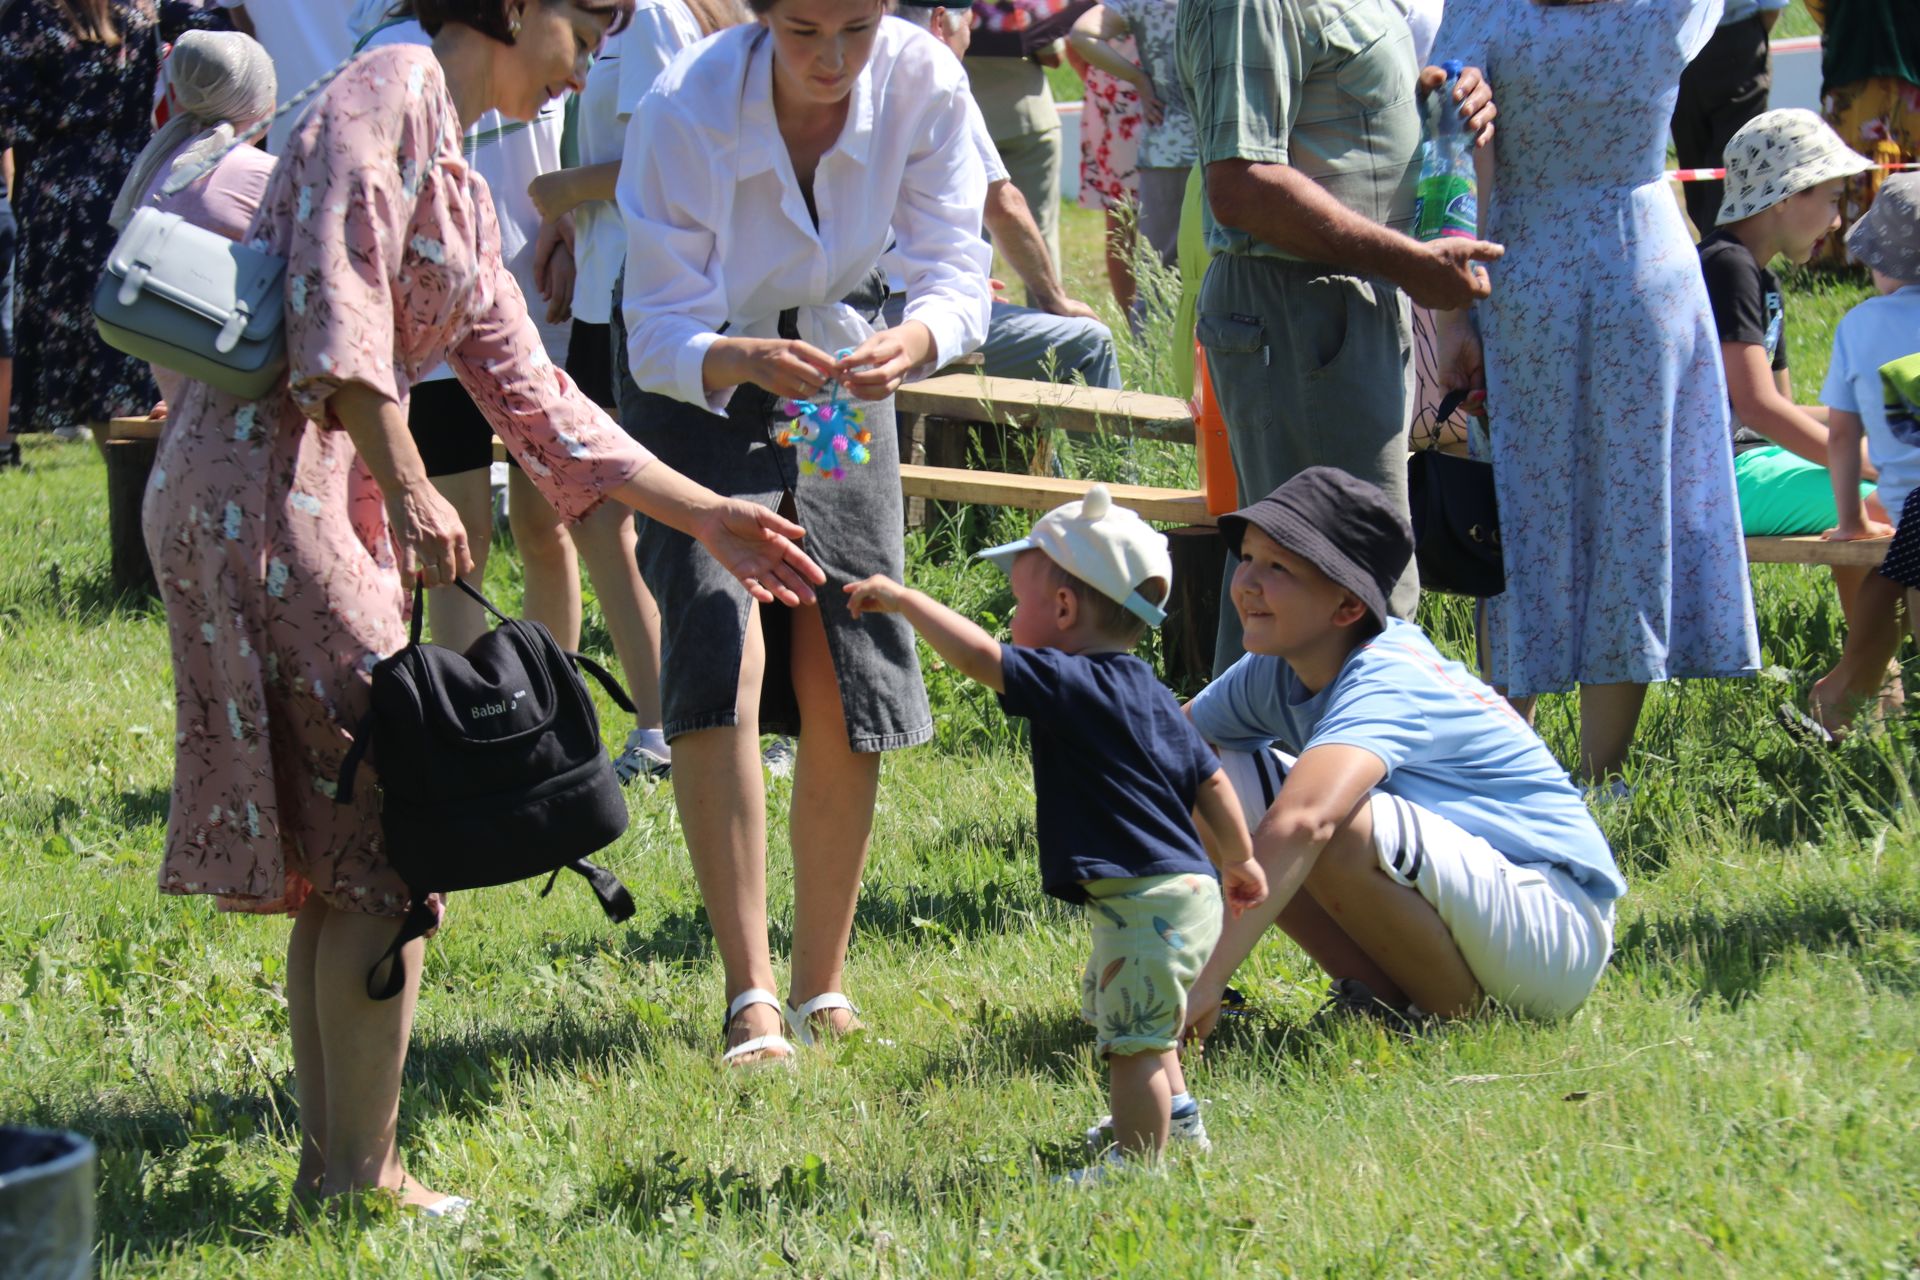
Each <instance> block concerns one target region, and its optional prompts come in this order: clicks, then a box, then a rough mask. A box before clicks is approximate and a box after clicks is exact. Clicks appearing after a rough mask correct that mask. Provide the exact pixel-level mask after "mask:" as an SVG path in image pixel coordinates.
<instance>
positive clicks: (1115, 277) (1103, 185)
mask: <svg viewBox="0 0 1920 1280" xmlns="http://www.w3.org/2000/svg"><path fill="white" fill-rule="evenodd" d="M1116 48H1117V49H1118V50H1119V52H1120V56H1121V57H1123V58H1129V59H1137V58H1138V54H1139V51H1138V50H1137V49H1135V48H1134V44H1133V38H1132V37H1131V36H1129V37H1127V39H1125V40H1124V41H1121V42H1120V43H1119V44H1118V45H1117V46H1116ZM1067 60H1068V61H1069V62H1071V63H1072V64H1073V69H1074V70H1075V71H1077V72H1079V73H1080V80H1081V82H1082V83H1083V84H1085V85H1086V86H1087V96H1086V99H1085V101H1084V104H1083V108H1082V110H1081V113H1080V207H1081V208H1082V209H1092V210H1094V211H1095V212H1098V213H1103V214H1105V215H1106V220H1107V227H1106V230H1107V285H1108V287H1109V288H1111V289H1112V290H1113V300H1114V303H1115V304H1116V305H1117V306H1119V308H1120V310H1121V311H1123V312H1127V313H1131V312H1132V311H1133V294H1134V283H1133V233H1134V224H1133V219H1132V218H1131V217H1129V216H1128V215H1127V209H1128V208H1129V207H1130V206H1135V205H1138V204H1139V203H1140V175H1139V173H1138V171H1137V166H1138V161H1139V158H1140V130H1141V128H1142V127H1143V126H1142V119H1141V115H1140V95H1139V94H1137V93H1135V92H1134V91H1133V86H1132V85H1130V84H1128V83H1127V82H1126V81H1124V80H1121V79H1119V78H1118V77H1116V76H1112V75H1109V74H1108V73H1106V72H1105V71H1102V70H1101V69H1100V68H1098V67H1094V66H1089V65H1087V62H1086V60H1085V59H1084V58H1082V57H1080V55H1079V54H1077V53H1075V52H1073V50H1072V49H1068V50H1067Z"/></svg>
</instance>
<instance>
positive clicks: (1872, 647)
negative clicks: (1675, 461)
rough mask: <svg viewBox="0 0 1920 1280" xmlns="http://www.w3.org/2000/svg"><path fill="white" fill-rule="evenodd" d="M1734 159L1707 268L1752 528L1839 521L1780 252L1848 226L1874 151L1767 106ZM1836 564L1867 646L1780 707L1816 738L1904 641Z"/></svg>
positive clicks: (1796, 257)
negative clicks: (1805, 704)
mask: <svg viewBox="0 0 1920 1280" xmlns="http://www.w3.org/2000/svg"><path fill="white" fill-rule="evenodd" d="M1726 166H1727V195H1726V200H1725V202H1724V203H1723V204H1722V205H1721V207H1720V226H1719V228H1718V229H1717V230H1715V231H1714V232H1713V233H1712V234H1710V235H1708V236H1707V237H1706V238H1704V239H1703V240H1701V241H1700V272H1701V275H1702V277H1703V278H1704V279H1705V281H1706V286H1707V298H1708V301H1709V302H1711V303H1712V305H1713V319H1714V325H1715V327H1716V328H1717V329H1718V330H1719V333H1720V358H1721V363H1722V364H1723V365H1724V366H1725V369H1726V376H1727V396H1728V400H1729V402H1730V403H1731V406H1732V410H1733V422H1732V427H1733V479H1734V485H1735V487H1736V488H1737V489H1738V491H1739V501H1740V523H1741V527H1742V530H1743V532H1745V533H1746V535H1747V536H1748V537H1750V538H1759V537H1789V536H1805V535H1811V534H1821V533H1825V532H1826V531H1827V530H1829V529H1832V528H1833V527H1834V526H1835V525H1836V524H1837V523H1838V522H1839V513H1838V511H1837V510H1836V509H1835V505H1834V498H1833V494H1834V489H1833V480H1832V477H1831V476H1830V475H1829V474H1828V472H1827V458H1828V452H1829V446H1828V431H1827V421H1826V418H1827V415H1826V411H1825V410H1824V409H1822V408H1820V407H1819V406H1817V405H1814V406H1807V405H1799V404H1795V403H1794V399H1793V383H1792V381H1791V379H1790V376H1789V374H1788V371H1787V336H1786V329H1787V315H1786V307H1785V298H1786V293H1785V291H1784V290H1782V289H1781V287H1780V281H1779V280H1778V278H1776V277H1775V275H1774V274H1773V272H1772V270H1771V269H1770V264H1771V263H1772V262H1773V260H1774V259H1775V258H1785V259H1786V260H1787V261H1788V262H1790V263H1794V264H1798V263H1803V262H1806V261H1807V260H1808V259H1810V258H1811V257H1812V256H1813V253H1814V250H1815V248H1816V247H1817V246H1818V245H1819V244H1820V242H1821V240H1823V239H1824V238H1825V237H1826V236H1827V235H1829V234H1830V233H1831V232H1833V231H1834V229H1835V228H1837V227H1838V226H1839V225H1840V196H1841V192H1842V190H1843V189H1844V187H1845V186H1846V181H1847V179H1848V178H1849V177H1852V176H1853V175H1854V174H1857V173H1861V172H1864V171H1866V170H1868V169H1871V168H1872V167H1873V162H1872V161H1870V160H1866V159H1863V158H1862V157H1860V156H1858V155H1856V154H1854V152H1852V151H1851V150H1849V149H1848V148H1847V145H1846V143H1844V142H1842V141H1841V140H1840V135H1839V134H1837V133H1835V132H1834V131H1833V130H1832V129H1831V128H1829V127H1828V126H1827V124H1826V122H1825V121H1823V120H1822V119H1820V117H1819V116H1817V115H1815V114H1814V113H1813V112H1811V111H1807V110H1804V109H1800V108H1793V109H1785V110H1779V111H1765V112H1762V113H1761V114H1759V115H1757V116H1755V117H1754V118H1753V119H1752V120H1749V121H1748V122H1747V123H1746V124H1745V125H1743V126H1741V128H1740V129H1739V131H1738V132H1736V133H1735V134H1734V135H1733V138H1732V140H1730V141H1729V142H1728V143H1727V147H1726ZM1857 447H1858V446H1857V444H1856V448H1857ZM1855 471H1856V473H1859V472H1860V468H1858V467H1856V468H1855ZM1865 475H1866V477H1867V478H1868V479H1872V478H1873V475H1874V473H1873V471H1872V469H1871V468H1868V469H1866V471H1865ZM1871 492H1872V487H1871V486H1867V487H1866V488H1864V489H1862V488H1861V487H1860V486H1858V485H1856V487H1855V491H1854V495H1853V500H1852V502H1851V503H1850V504H1849V505H1850V506H1851V505H1857V504H1858V502H1859V500H1860V498H1861V497H1862V496H1863V495H1866V494H1871ZM1867 500H1868V502H1869V507H1868V510H1869V511H1870V512H1871V513H1873V514H1874V515H1875V517H1876V519H1878V520H1881V521H1884V520H1886V519H1887V514H1886V512H1884V511H1881V510H1880V509H1879V504H1878V502H1877V501H1875V500H1873V499H1872V498H1868V499H1867ZM1832 573H1833V580H1834V589H1835V591H1836V592H1838V594H1839V597H1840V604H1841V607H1842V608H1843V610H1844V611H1845V612H1846V614H1847V622H1848V629H1849V633H1850V634H1851V635H1853V636H1854V637H1855V640H1856V643H1855V644H1854V645H1853V646H1852V647H1851V648H1850V649H1849V650H1848V652H1847V653H1846V654H1844V655H1842V657H1841V660H1840V662H1839V663H1838V664H1837V665H1835V667H1834V668H1833V670H1832V671H1830V672H1828V673H1827V674H1826V675H1824V676H1822V677H1821V678H1820V679H1818V680H1816V681H1814V683H1813V688H1812V691H1811V693H1810V695H1809V706H1810V708H1811V711H1812V717H1811V719H1807V718H1806V717H1803V716H1802V715H1801V713H1800V712H1799V711H1798V710H1796V709H1795V708H1794V707H1793V706H1792V705H1790V704H1788V705H1783V706H1782V707H1781V708H1780V715H1781V717H1782V720H1783V722H1784V723H1786V724H1787V725H1788V727H1789V728H1790V729H1797V730H1802V731H1806V732H1811V733H1814V734H1816V735H1817V734H1819V733H1820V731H1821V726H1823V725H1824V726H1826V727H1828V728H1837V727H1839V726H1840V725H1842V724H1844V722H1845V720H1846V719H1847V716H1848V714H1849V711H1848V709H1849V708H1850V707H1851V705H1852V704H1853V703H1854V702H1855V701H1857V700H1860V699H1871V698H1873V697H1875V696H1876V695H1877V694H1878V693H1879V691H1880V688H1881V685H1882V684H1883V683H1884V682H1885V681H1886V679H1887V664H1888V660H1889V659H1891V658H1892V657H1893V652H1894V650H1895V648H1897V647H1898V644H1899V638H1900V637H1899V631H1898V629H1897V628H1896V627H1894V626H1891V625H1879V626H1872V625H1869V626H1862V625H1861V622H1862V617H1863V616H1865V615H1860V611H1859V610H1858V608H1857V603H1856V602H1857V600H1858V598H1859V593H1860V590H1861V585H1862V583H1863V582H1864V581H1865V580H1866V578H1867V570H1865V569H1861V568H1858V567H1854V566H1835V567H1834V568H1833V570H1832ZM1878 612H1879V613H1884V610H1880V611H1878ZM1857 615H1858V616H1857Z"/></svg>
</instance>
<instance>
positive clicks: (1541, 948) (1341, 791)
mask: <svg viewBox="0 0 1920 1280" xmlns="http://www.w3.org/2000/svg"><path fill="white" fill-rule="evenodd" d="M1220 531H1221V533H1222V534H1223V535H1225V537H1226V540H1227V545H1228V547H1229V549H1230V550H1232V551H1233V552H1235V553H1236V554H1237V555H1238V557H1239V564H1238V566H1237V568H1236V569H1235V571H1234V576H1233V586H1232V591H1233V606H1234V609H1235V610H1236V611H1237V612H1238V613H1239V615H1240V618H1241V622H1242V624H1243V626H1244V628H1245V637H1246V639H1245V644H1246V647H1247V654H1246V656H1245V657H1243V658H1241V659H1240V660H1239V661H1238V662H1236V663H1235V664H1234V665H1233V666H1231V667H1229V668H1228V669H1227V670H1226V671H1225V672H1224V673H1223V674H1222V675H1220V676H1219V677H1218V678H1217V679H1215V680H1214V681H1213V683H1211V684H1209V685H1208V686H1207V687H1206V688H1205V689H1204V690H1202V691H1201V692H1200V694H1199V696H1197V697H1196V698H1194V700H1193V701H1192V702H1190V703H1188V704H1187V715H1188V718H1189V719H1191V720H1192V721H1193V724H1194V726H1195V727H1196V728H1198V729H1199V730H1200V733H1201V735H1202V736H1203V737H1205V738H1206V739H1207V740H1208V741H1209V742H1211V743H1213V744H1214V745H1216V746H1217V747H1219V748H1221V761H1222V765H1223V767H1225V768H1226V769H1227V771H1228V773H1229V774H1230V775H1231V776H1232V779H1233V782H1234V784H1235V787H1236V789H1237V790H1238V792H1239V794H1240V795H1241V797H1242V798H1243V801H1245V802H1247V803H1248V809H1249V812H1248V815H1247V817H1248V825H1249V826H1251V827H1253V828H1255V829H1256V831H1257V832H1258V834H1257V837H1256V840H1255V845H1254V856H1255V858H1256V860H1257V861H1259V862H1260V863H1261V865H1262V866H1263V867H1264V868H1265V869H1266V874H1267V884H1268V888H1269V893H1268V897H1267V900H1266V902H1265V903H1264V904H1263V905H1262V906H1260V907H1258V908H1255V909H1252V910H1248V911H1246V912H1243V913H1242V914H1240V915H1239V916H1238V917H1236V918H1234V919H1231V920H1228V921H1227V922H1226V924H1225V927H1224V929H1223V930H1222V933H1221V936H1220V941H1219V943H1218V945H1216V946H1215V948H1214V952H1213V956H1212V958H1211V959H1209V960H1208V962H1207V966H1206V968H1205V969H1204V970H1202V972H1201V974H1200V978H1199V980H1198V981H1197V982H1195V983H1194V986H1193V992H1192V996H1191V998H1190V1005H1191V1008H1192V1009H1193V1014H1192V1015H1191V1016H1192V1018H1193V1029H1194V1031H1195V1032H1196V1033H1198V1034H1201V1035H1204V1034H1206V1032H1207V1031H1208V1030H1209V1029H1210V1028H1211V1026H1212V1024H1213V1019H1214V1015H1215V1013H1216V1012H1217V1007H1218V1005H1219V1002H1220V1000H1221V999H1222V997H1223V995H1224V993H1225V991H1226V987H1227V982H1228V980H1229V979H1230V978H1231V977H1232V976H1233V971H1234V969H1235V968H1237V967H1238V966H1239V965H1240V963H1241V962H1242V961H1243V960H1245V959H1246V957H1247V956H1248V955H1249V954H1250V953H1251V952H1252V951H1253V948H1254V944H1255V943H1256V942H1257V941H1259V938H1260V936H1261V934H1262V933H1264V932H1265V931H1266V929H1267V927H1268V926H1269V925H1271V924H1274V923H1278V924H1279V926H1280V927H1281V928H1282V929H1283V930H1284V931H1285V932H1286V933H1288V934H1289V935H1290V936H1291V937H1293V938H1294V939H1295V940H1296V941H1297V942H1299V943H1300V945H1301V946H1302V947H1303V948H1304V949H1305V950H1306V952H1307V954H1308V955H1309V956H1310V957H1312V959H1313V960H1314V961H1315V962H1316V963H1317V964H1319V965H1320V967H1321V968H1322V969H1324V970H1325V971H1326V972H1327V974H1328V975H1329V976H1330V977H1331V978H1333V979H1334V980H1335V987H1334V997H1333V1007H1334V1009H1336V1010H1354V1011H1363V1012H1371V1013H1375V1014H1378V1015H1388V1014H1389V1013H1390V1014H1391V1016H1390V1017H1389V1020H1393V1021H1398V1020H1399V1018H1400V1017H1401V1016H1403V1015H1405V1016H1418V1015H1426V1014H1435V1015H1453V1014H1459V1013H1465V1012H1467V1011H1469V1010H1471V1009H1473V1008H1475V1007H1477V1006H1478V1005H1479V1004H1480V1003H1481V1001H1482V1000H1483V998H1492V999H1495V1000H1498V1001H1500V1002H1501V1003H1502V1004H1504V1005H1505V1006H1506V1007H1508V1008H1510V1009H1513V1010H1515V1011H1516V1012H1520V1013H1524V1014H1529V1015H1533V1016H1537V1017H1555V1016H1558V1015H1561V1014H1565V1013H1568V1012H1570V1011H1571V1010H1573V1009H1574V1008H1576V1007H1577V1006H1578V1005H1579V1004H1580V1002H1581V1001H1583V1000H1585V999H1586V997H1587V994H1588V993H1589V992H1590V991H1591V990H1592V989H1593V986H1594V983H1595V982H1597V981H1598V980H1599V977H1600V973H1601V970H1602V969H1603V968H1604V967H1605V965H1606V962H1607V957H1608V955H1609V953H1610V952H1611V950H1612V942H1613V902H1614V900H1615V899H1616V898H1618V897H1619V896H1620V895H1621V894H1622V893H1624V892H1625V891H1626V884H1625V883H1624V882H1623V881H1622V880H1621V878H1620V873H1619V871H1618V870H1617V869H1616V867H1615V866H1614V861H1613V854H1612V852H1611V851H1610V850H1609V849H1608V847H1607V842H1606V840H1605V838H1604V837H1603V836H1602V835H1601V834H1600V830H1599V828H1598V827H1596V826H1595V825H1594V822H1593V818H1592V816H1591V815H1590V814H1589V813H1588V812H1587V809H1586V805H1585V804H1584V803H1583V802H1582V799H1581V796H1580V793H1579V792H1578V791H1576V790H1575V789H1574V787H1573V784H1572V783H1571V782H1570V781H1569V780H1568V778H1567V774H1566V771H1565V770H1564V769H1562V768H1561V767H1560V765H1559V764H1558V763H1557V762H1556V761H1555V760H1554V758H1553V757H1552V756H1551V755H1550V754H1549V753H1548V751H1547V749H1546V747H1545V746H1544V745H1543V744H1542V743H1541V741H1540V739H1539V738H1538V737H1537V736H1536V735H1535V734H1534V732H1533V729H1532V728H1531V727H1530V726H1528V725H1527V723H1526V722H1525V721H1524V720H1522V719H1521V718H1520V717H1519V716H1518V715H1516V714H1515V713H1514V711H1513V709H1512V708H1511V707H1509V706H1508V705H1507V702H1506V700H1505V699H1504V698H1502V697H1501V696H1500V695H1499V694H1497V693H1495V692H1494V691H1493V690H1492V689H1489V688H1488V687H1487V686H1486V685H1485V684H1482V683H1481V682H1480V681H1479V680H1478V679H1476V678H1475V677H1474V676H1473V675H1472V674H1471V673H1470V672H1468V671H1467V670H1466V669H1465V668H1463V667H1462V666H1461V665H1460V664H1459V663H1457V662H1454V661H1452V660H1451V659H1449V658H1445V657H1442V656H1441V655H1440V653H1439V652H1438V651H1436V650H1435V649H1434V647H1433V645H1432V643H1431V642H1429V641H1428V639H1427V637H1426V635H1425V634H1424V633H1423V632H1422V631H1421V630H1420V628H1419V627H1417V626H1415V625H1414V624H1413V623H1411V622H1405V621H1402V620H1400V619H1397V618H1392V617H1389V616H1388V614H1387V597H1388V593H1389V592H1390V591H1391V590H1392V589H1393V584H1394V582H1395V581H1396V580H1397V579H1398V577H1399V575H1400V572H1401V570H1402V569H1403V568H1404V567H1405V566H1406V563H1407V561H1408V559H1409V558H1410V557H1411V556H1412V554H1413V535H1412V533H1411V531H1410V530H1409V529H1408V528H1407V525H1406V522H1405V520H1404V519H1403V518H1402V517H1401V516H1400V514H1399V513H1398V511H1396V510H1395V508H1394V506H1393V504H1392V503H1391V502H1390V501H1389V500H1388V499H1387V496H1386V495H1385V494H1383V493H1382V492H1381V491H1380V490H1379V489H1377V488H1375V487H1374V486H1373V485H1371V484H1368V483H1367V482H1366V481H1364V480H1359V479H1356V478H1355V477H1353V476H1351V475H1349V474H1347V473H1346V472H1344V471H1339V470H1336V469H1334V468H1332V467H1310V468H1308V469H1307V470H1305V471H1302V472H1301V473H1300V474H1298V475H1296V476H1294V477H1293V478H1292V479H1291V480H1289V481H1287V482H1286V483H1285V484H1283V485H1281V486H1280V487H1279V488H1278V489H1276V490H1274V491H1273V492H1272V493H1271V494H1269V495H1267V496H1266V497H1265V498H1262V499H1261V500H1260V501H1259V502H1256V503H1254V504H1253V505H1252V506H1250V507H1247V508H1245V509H1243V510H1240V511H1237V512H1234V513H1233V514H1231V515H1228V516H1224V517H1222V518H1221V520H1220ZM1275 744H1278V745H1279V747H1281V748H1282V749H1283V750H1285V751H1287V752H1292V753H1296V754H1297V759H1294V760H1293V761H1292V762H1291V767H1290V769H1289V770H1288V771H1287V772H1286V774H1285V780H1284V782H1283V783H1282V784H1281V785H1279V786H1278V788H1277V791H1276V790H1272V789H1269V790H1268V791H1267V792H1266V794H1263V790H1262V786H1263V784H1264V780H1265V779H1266V778H1268V777H1270V776H1271V773H1272V770H1271V767H1270V764H1269V762H1270V760H1271V758H1272V757H1271V753H1272V750H1273V747H1274V746H1275ZM1243 779H1246V780H1248V782H1247V785H1244V786H1243V785H1242V781H1243ZM1255 779H1259V780H1261V781H1259V782H1256V781H1254V780H1255Z"/></svg>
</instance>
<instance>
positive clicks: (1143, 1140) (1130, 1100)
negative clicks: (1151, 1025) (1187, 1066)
mask: <svg viewBox="0 0 1920 1280" xmlns="http://www.w3.org/2000/svg"><path fill="white" fill-rule="evenodd" d="M1107 1064H1108V1069H1109V1070H1110V1071H1111V1072H1112V1079H1111V1082H1110V1083H1109V1085H1108V1089H1109V1101H1110V1103H1111V1105H1112V1107H1113V1138H1114V1141H1115V1142H1117V1143H1118V1144H1119V1146H1120V1151H1121V1153H1122V1154H1123V1155H1127V1156H1130V1157H1133V1158H1135V1159H1145V1160H1154V1159H1157V1158H1158V1157H1159V1155H1160V1153H1161V1152H1162V1151H1164V1150H1165V1149H1166V1146H1167V1127H1168V1125H1169V1124H1170V1123H1171V1122H1172V1115H1173V1095H1174V1094H1176V1093H1185V1092H1186V1082H1185V1080H1184V1079H1183V1078H1182V1077H1181V1074H1180V1055H1179V1054H1177V1053H1175V1052H1174V1051H1173V1050H1172V1049H1169V1050H1167V1051H1166V1052H1165V1053H1127V1054H1120V1053H1116V1054H1113V1055H1111V1056H1110V1057H1109V1058H1108V1059H1107Z"/></svg>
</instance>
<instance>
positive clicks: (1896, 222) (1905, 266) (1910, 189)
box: [1847, 173, 1920, 280]
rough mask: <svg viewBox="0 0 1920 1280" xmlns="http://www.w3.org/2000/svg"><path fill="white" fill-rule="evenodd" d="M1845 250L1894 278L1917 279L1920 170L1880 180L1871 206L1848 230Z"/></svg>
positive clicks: (1918, 273) (1919, 252)
mask: <svg viewBox="0 0 1920 1280" xmlns="http://www.w3.org/2000/svg"><path fill="white" fill-rule="evenodd" d="M1847 252H1848V253H1851V254H1852V255H1853V256H1854V257H1856V258H1858V259H1860V261H1862V262H1864V263H1866V264H1867V265H1868V266H1870V267H1872V268H1873V269H1874V270H1875V271H1878V272H1879V273H1880V274H1881V275H1884V276H1892V277H1893V278H1894V279H1895V280H1920V173H1896V174H1894V175H1893V176H1892V177H1890V178H1888V179H1887V180H1886V181H1885V182H1883V183H1881V184H1880V194H1879V195H1877V196H1875V197H1874V198H1873V207H1872V208H1870V209H1868V210H1867V212H1866V213H1865V214H1864V215H1863V216H1862V217H1861V219H1860V221H1858V222H1856V223H1854V224H1853V226H1852V228H1851V229H1850V230H1848V232H1847Z"/></svg>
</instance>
